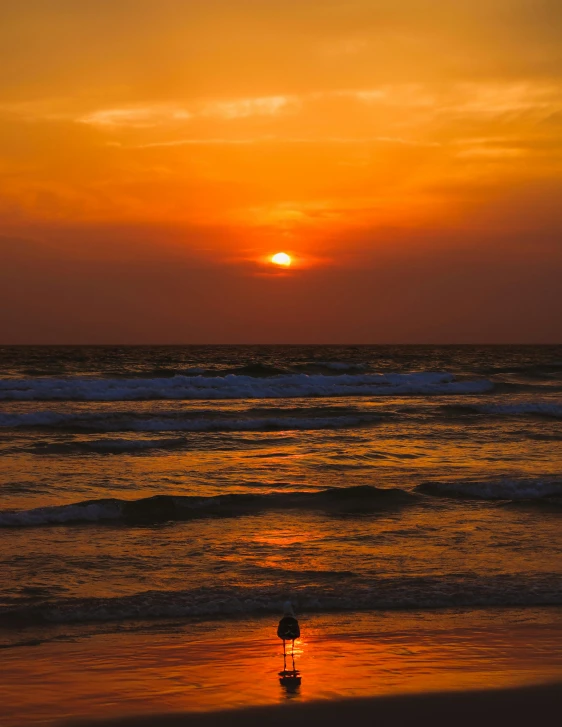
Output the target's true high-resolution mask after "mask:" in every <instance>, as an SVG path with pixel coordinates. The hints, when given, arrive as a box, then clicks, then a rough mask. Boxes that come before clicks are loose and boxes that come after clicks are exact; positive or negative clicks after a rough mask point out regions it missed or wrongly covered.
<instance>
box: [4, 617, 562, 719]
mask: <svg viewBox="0 0 562 727" xmlns="http://www.w3.org/2000/svg"><path fill="white" fill-rule="evenodd" d="M300 623H301V635H302V638H301V639H299V640H298V641H297V642H296V644H295V657H296V667H297V669H298V670H299V671H300V673H301V677H302V683H301V684H300V685H298V688H295V685H294V684H292V685H291V684H289V685H287V684H281V683H280V677H279V672H280V670H281V669H282V668H283V652H282V644H281V642H280V640H279V639H278V638H277V637H276V626H277V623H276V620H271V619H269V618H262V619H259V620H244V619H240V620H236V621H223V622H220V623H216V622H215V623H212V624H211V623H208V622H201V623H194V622H189V621H187V622H186V621H179V620H178V621H175V622H169V621H166V622H160V623H150V624H148V623H147V624H144V625H138V626H136V627H133V628H132V629H131V630H127V631H118V630H117V631H116V630H113V629H109V630H106V629H105V628H104V627H103V626H100V630H96V631H94V632H88V633H83V632H81V631H80V629H78V630H76V629H73V628H69V627H68V626H64V625H61V626H59V628H58V629H57V630H56V632H54V631H53V632H51V634H50V637H51V638H50V640H46V641H40V640H37V641H36V642H28V643H27V644H23V643H22V644H20V645H19V646H14V647H13V648H6V649H3V650H2V657H3V658H2V661H1V663H0V714H1V720H0V721H1V722H2V727H38V726H39V725H41V726H42V727H47V726H49V727H51V726H54V725H60V724H64V723H69V724H80V723H81V722H83V721H84V720H87V719H89V720H97V722H94V724H100V725H103V724H106V723H107V724H108V725H111V724H114V723H115V724H118V723H119V720H127V719H132V718H133V717H132V716H133V715H142V716H143V717H142V718H143V719H145V718H146V719H148V720H150V719H152V720H159V721H157V722H155V724H164V723H165V721H166V720H167V719H168V717H165V718H164V717H160V716H159V717H151V715H170V719H172V715H185V714H190V715H194V714H197V715H202V714H209V715H214V714H216V713H217V712H218V711H220V712H221V713H223V712H225V711H229V714H230V710H234V711H235V712H236V713H237V714H238V713H239V712H240V710H241V712H240V713H241V714H242V713H245V710H247V709H257V708H264V709H265V708H271V709H273V710H274V711H275V709H279V710H280V713H283V714H286V712H285V708H291V709H292V706H293V705H295V704H299V705H309V704H312V705H318V707H317V708H318V709H327V710H328V713H327V717H330V716H331V709H329V708H328V707H327V706H326V705H331V704H338V703H340V702H342V701H343V702H345V704H346V705H347V707H346V709H347V708H349V706H350V704H352V702H353V701H354V700H355V699H360V700H365V699H367V700H368V699H371V698H374V699H376V700H378V699H397V700H401V699H403V698H404V699H411V698H413V697H412V695H427V696H429V695H432V694H433V695H437V696H435V699H438V697H439V698H441V697H442V695H443V694H445V693H447V694H454V693H459V692H460V693H467V692H469V691H470V692H479V691H483V690H488V689H490V688H494V689H500V690H501V689H508V690H515V691H516V692H517V691H519V690H521V689H523V690H526V689H529V688H531V689H534V688H535V687H537V685H539V684H548V683H557V684H560V683H562V609H554V610H553V609H550V608H549V609H512V610H511V611H509V612H507V611H505V612H502V613H498V612H497V611H488V612H483V611H477V612H476V611H473V612H470V611H468V612H467V611H463V612H462V613H461V612H459V611H451V612H446V613H444V612H438V613H434V612H416V613H412V612H410V613H403V612H393V613H386V614H383V613H377V614H373V613H371V614H361V613H351V614H350V613H346V614H324V615H322V616H319V615H315V616H309V615H306V616H304V615H303V616H302V617H301V620H300ZM289 666H290V664H289ZM407 695H408V696H407ZM350 700H351V701H350ZM376 703H377V704H381V703H380V702H378V701H377V702H376ZM321 705H324V707H322V706H321ZM377 709H378V707H377ZM233 713H234V712H233ZM291 714H292V712H291ZM307 714H308V713H307ZM174 718H175V717H174ZM177 718H178V719H179V717H177ZM182 719H183V717H182ZM197 719H199V717H197ZM201 719H203V717H201ZM205 719H207V718H205ZM208 719H212V717H208ZM358 719H359V716H358ZM162 720H164V721H162ZM191 721H192V720H191V717H190V723H191ZM480 721H481V720H480ZM124 724H126V722H125V723H124ZM147 724H150V721H149V722H147ZM202 724H203V723H202ZM209 724H210V723H209Z"/></svg>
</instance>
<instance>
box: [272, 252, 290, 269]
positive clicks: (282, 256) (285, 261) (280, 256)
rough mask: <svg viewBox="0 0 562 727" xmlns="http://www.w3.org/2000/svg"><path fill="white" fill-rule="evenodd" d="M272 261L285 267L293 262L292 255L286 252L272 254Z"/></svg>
mask: <svg viewBox="0 0 562 727" xmlns="http://www.w3.org/2000/svg"><path fill="white" fill-rule="evenodd" d="M271 262H272V263H274V264H275V265H283V266H284V267H289V265H290V264H291V256H290V255H287V253H286V252H276V253H275V255H272V257H271Z"/></svg>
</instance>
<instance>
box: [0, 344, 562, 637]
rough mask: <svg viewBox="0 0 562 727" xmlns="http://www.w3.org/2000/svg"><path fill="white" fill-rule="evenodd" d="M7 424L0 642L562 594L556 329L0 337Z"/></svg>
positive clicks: (560, 599) (527, 601)
mask: <svg viewBox="0 0 562 727" xmlns="http://www.w3.org/2000/svg"><path fill="white" fill-rule="evenodd" d="M0 432H1V434H0V448H1V454H2V459H1V462H2V467H1V472H0V496H1V507H0V640H1V642H2V644H3V645H4V646H12V647H15V646H17V644H19V643H24V644H25V643H27V641H28V639H27V637H26V635H25V633H26V631H25V630H26V629H30V628H31V629H33V628H35V629H41V633H42V635H43V637H44V638H46V636H45V634H47V636H48V633H49V629H57V628H58V629H59V630H60V628H61V625H65V624H72V627H73V629H74V631H73V633H75V634H76V633H77V632H78V633H79V632H80V629H84V630H87V629H89V628H91V625H92V624H95V623H103V624H105V628H110V629H111V628H115V629H120V628H123V627H124V625H127V624H131V623H133V622H134V623H140V622H143V621H147V622H149V621H150V620H153V619H162V618H163V619H166V618H175V619H177V618H180V619H184V618H185V619H189V618H191V617H196V618H197V619H198V620H199V621H201V620H203V621H206V622H208V624H209V628H212V624H213V623H217V624H218V623H219V622H221V623H222V622H223V621H224V619H231V618H232V619H236V618H240V617H241V616H242V617H244V618H253V617H257V616H259V615H262V614H271V615H272V617H273V615H274V614H278V613H279V612H280V611H281V609H282V604H283V602H284V601H287V600H291V601H292V602H293V604H294V606H295V609H296V611H297V613H298V614H328V613H330V612H334V613H335V612H340V613H341V612H356V613H359V612H387V611H400V610H405V609H410V610H411V609H418V610H419V609H422V610H430V611H434V610H438V609H447V608H463V609H478V608H482V607H488V608H506V607H517V608H522V609H524V608H533V607H537V606H560V605H562V532H561V529H560V515H561V513H562V446H561V443H562V347H561V346H497V347H492V346H490V347H479V346H459V347H456V346H450V347H438V346H171V347H121V348H120V347H4V348H2V349H0ZM217 627H218V626H217Z"/></svg>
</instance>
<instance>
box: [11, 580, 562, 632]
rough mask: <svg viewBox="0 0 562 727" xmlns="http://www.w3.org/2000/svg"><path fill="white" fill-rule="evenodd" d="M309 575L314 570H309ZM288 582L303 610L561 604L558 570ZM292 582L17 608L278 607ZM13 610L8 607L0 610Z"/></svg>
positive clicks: (121, 617) (136, 615)
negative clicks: (536, 573) (366, 581)
mask: <svg viewBox="0 0 562 727" xmlns="http://www.w3.org/2000/svg"><path fill="white" fill-rule="evenodd" d="M310 577H311V579H314V575H313V574H312V573H311V575H310ZM289 588H290V591H289V592H290V594H291V601H292V602H293V604H294V605H295V606H296V608H297V610H298V611H299V612H329V611H334V610H336V611H378V610H396V609H412V608H416V609H434V608H451V607H453V608H458V607H460V606H466V607H472V608H474V607H478V606H488V607H502V608H503V607H506V606H519V607H525V606H545V605H561V604H562V588H561V585H560V579H559V577H558V574H552V575H551V574H544V575H543V576H536V577H528V576H518V575H516V576H507V577H506V576H505V575H501V576H499V577H494V576H480V577H477V578H474V577H471V576H468V577H464V578H463V577H457V578H454V577H431V576H429V577H423V576H422V577H416V578H407V577H406V578H397V579H393V578H388V579H372V580H371V581H370V582H369V584H368V585H365V584H364V583H360V582H355V583H354V582H353V581H352V580H350V579H346V581H345V587H344V588H343V589H342V587H341V585H337V584H336V585H331V586H330V585H329V584H328V583H324V584H323V585H322V586H319V585H318V584H314V585H309V586H307V585H304V586H303V585H301V586H298V587H297V588H296V589H294V590H293V589H292V588H291V587H289ZM287 589H288V585H287V583H284V584H283V585H282V586H279V587H276V586H271V587H267V586H265V587H264V586H261V587H257V588H244V587H232V588H228V587H225V588H221V587H213V586H212V585H208V586H203V587H201V588H199V589H195V590H192V591H149V592H143V593H138V594H135V595H132V596H122V597H115V598H82V599H81V598H67V599H60V600H59V601H58V602H46V603H44V604H39V605H37V606H31V607H26V606H23V607H22V608H21V609H19V610H16V612H15V615H17V616H18V619H19V620H20V621H21V620H22V619H23V618H26V617H27V619H28V620H29V621H30V622H33V621H39V622H40V623H44V622H45V621H47V622H51V623H53V622H54V623H71V622H87V621H126V620H129V619H135V620H136V619H150V618H169V617H171V618H177V617H185V616H196V617H200V618H211V619H212V618H216V617H217V616H238V615H255V614H259V613H264V614H265V613H279V612H280V611H281V610H282V604H283V603H284V602H285V601H286V599H287ZM13 614H14V610H13V609H12V613H11V614H10V613H6V612H4V613H2V610H1V609H0V618H1V617H3V616H8V618H9V617H10V615H13Z"/></svg>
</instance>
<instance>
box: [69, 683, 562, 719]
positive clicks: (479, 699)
mask: <svg viewBox="0 0 562 727" xmlns="http://www.w3.org/2000/svg"><path fill="white" fill-rule="evenodd" d="M561 715H562V684H552V685H543V686H538V687H520V688H518V689H503V690H489V691H478V692H470V691H468V692H450V693H443V694H417V695H401V696H399V697H378V698H371V699H347V700H340V701H334V702H308V703H306V704H300V705H295V704H292V705H290V706H283V707H281V706H276V707H257V708H253V709H240V710H230V711H224V712H207V713H199V714H197V713H191V714H172V715H152V716H148V717H143V716H138V715H137V716H135V717H128V718H125V719H118V720H111V721H87V722H84V721H83V722H80V723H78V722H73V723H67V725H66V727H186V726H187V725H189V726H190V727H222V726H223V725H229V726H233V727H235V726H236V725H240V726H241V727H242V726H243V727H262V726H263V725H269V726H270V727H285V725H287V724H290V725H292V726H293V727H301V726H302V727H309V725H317V724H322V725H326V727H332V726H333V727H339V726H340V725H342V724H346V723H347V724H350V723H351V724H353V725H355V726H357V725H381V726H385V727H386V725H389V726H390V725H392V726H393V727H409V726H410V725H412V727H414V726H415V727H419V726H420V725H432V727H441V726H442V727H450V726H451V725H455V726H456V727H465V726H466V727H474V725H479V726H480V727H488V726H489V727H497V726H498V725H509V726H510V727H519V725H521V727H523V726H524V725H525V726H527V725H529V724H537V723H538V724H540V725H559V724H560V720H561Z"/></svg>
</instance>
